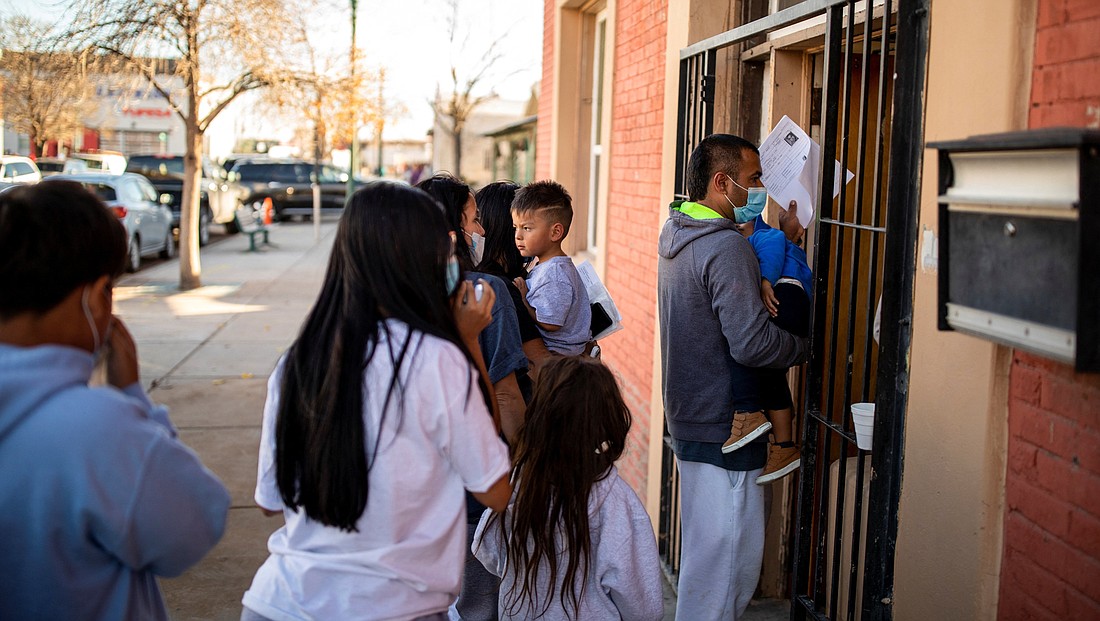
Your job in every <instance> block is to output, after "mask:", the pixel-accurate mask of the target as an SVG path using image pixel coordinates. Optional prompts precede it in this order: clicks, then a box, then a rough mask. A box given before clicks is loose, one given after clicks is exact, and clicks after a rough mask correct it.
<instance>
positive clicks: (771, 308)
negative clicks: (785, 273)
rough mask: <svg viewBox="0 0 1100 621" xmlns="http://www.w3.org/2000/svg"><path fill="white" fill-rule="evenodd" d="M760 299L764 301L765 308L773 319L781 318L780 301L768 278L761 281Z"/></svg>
mask: <svg viewBox="0 0 1100 621" xmlns="http://www.w3.org/2000/svg"><path fill="white" fill-rule="evenodd" d="M760 299H761V300H763V301H764V308H766V309H768V314H769V315H771V316H772V317H777V316H779V299H778V298H776V297H775V290H774V289H772V284H771V283H770V282H768V279H767V278H763V279H761V280H760Z"/></svg>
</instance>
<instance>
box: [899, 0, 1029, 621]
mask: <svg viewBox="0 0 1100 621" xmlns="http://www.w3.org/2000/svg"><path fill="white" fill-rule="evenodd" d="M1032 6H1033V0H934V1H933V2H932V11H931V32H930V50H929V59H928V71H927V75H928V82H927V90H926V102H925V110H926V120H925V139H926V142H932V141H935V140H945V139H953V138H964V137H967V136H971V135H974V134H983V133H992V132H1000V131H1009V130H1016V129H1023V128H1024V127H1025V126H1026V101H1027V92H1028V89H1027V85H1028V84H1029V83H1030V65H1031V63H1030V50H1031V48H1032V35H1033V31H1034V10H1033V8H1032ZM979 16H980V17H979ZM978 21H980V24H981V27H980V28H976V27H975V24H976V23H977V22H978ZM922 174H923V180H922V186H921V213H920V228H921V231H922V232H923V231H925V230H930V231H932V232H933V233H934V234H937V235H938V223H937V203H936V179H937V167H936V152H935V151H934V150H926V151H925V154H924V163H923V173H922ZM921 250H922V248H918V256H917V257H914V259H915V260H916V261H917V262H918V263H917V265H918V272H917V276H916V283H915V297H914V309H913V311H914V317H913V338H912V343H913V345H912V351H911V358H910V362H911V367H910V369H911V376H910V377H911V379H910V386H909V395H910V397H909V407H908V412H907V414H906V427H905V458H904V459H905V461H904V473H903V480H902V489H901V504H900V507H899V517H898V522H899V523H898V541H897V553H896V557H895V598H894V599H895V617H894V618H895V619H899V620H905V619H942V618H951V619H990V618H993V615H994V614H995V610H996V597H997V582H998V580H997V573H998V571H999V567H1000V549H1001V534H1000V531H1001V512H1002V507H1003V489H1004V468H1005V441H1006V435H1007V431H1006V419H1007V417H1006V414H1005V400H1006V396H1005V395H1006V392H1007V375H1006V374H1007V370H1008V352H1007V350H1006V349H1005V348H1002V347H998V346H994V345H992V344H990V343H988V342H985V341H982V340H979V339H975V338H972V337H968V336H963V335H960V334H957V333H954V332H940V331H938V329H937V322H936V310H937V307H936V303H937V299H936V295H937V288H936V287H937V284H936V283H937V281H936V278H937V272H936V270H935V269H934V267H932V266H926V265H925V262H924V261H923V257H922V256H921ZM887 277H889V276H887ZM883 329H884V330H885V329H887V327H886V326H883ZM945 615H948V616H945Z"/></svg>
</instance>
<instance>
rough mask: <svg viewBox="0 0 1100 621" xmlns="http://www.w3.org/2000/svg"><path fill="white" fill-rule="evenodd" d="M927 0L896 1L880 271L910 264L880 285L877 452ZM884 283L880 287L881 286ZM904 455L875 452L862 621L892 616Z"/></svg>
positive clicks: (894, 362)
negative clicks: (885, 226) (885, 224)
mask: <svg viewBox="0 0 1100 621" xmlns="http://www.w3.org/2000/svg"><path fill="white" fill-rule="evenodd" d="M930 4H931V0H899V2H898V12H897V23H898V27H897V33H898V34H897V47H896V49H897V54H896V61H895V67H894V73H895V74H896V76H897V77H896V78H895V79H894V105H893V122H892V137H891V144H890V173H889V174H890V176H889V188H888V194H887V197H886V212H887V217H888V218H890V222H889V228H888V230H887V232H886V248H885V265H886V266H907V269H902V270H899V271H898V272H897V273H896V274H891V277H892V278H896V279H897V282H893V283H892V284H893V285H894V286H892V287H890V286H884V287H883V295H882V322H881V325H882V330H881V336H880V340H879V360H878V377H877V382H876V383H877V385H878V386H882V387H884V390H881V391H879V393H878V395H877V399H876V402H877V408H876V417H878V416H882V417H883V418H882V420H881V421H880V422H879V424H876V425H875V428H874V442H875V444H877V445H879V446H898V447H900V446H902V445H903V443H904V433H905V409H906V406H907V404H908V398H909V347H910V339H911V337H912V325H913V284H914V278H915V271H916V270H915V269H914V268H915V265H914V261H915V259H914V257H915V256H916V248H917V216H918V213H919V210H920V202H919V201H920V178H921V165H922V161H921V156H922V155H923V148H924V82H925V71H926V67H927V57H928V26H929V23H928V22H929V8H930ZM884 285H885V283H884ZM902 457H903V456H902V454H901V452H900V451H898V452H896V453H895V452H892V451H891V452H884V453H882V454H878V453H876V454H874V455H873V459H872V467H873V468H874V471H875V474H876V476H875V477H872V479H871V494H870V507H869V511H868V519H867V522H868V526H869V529H868V531H869V533H871V534H873V538H871V537H869V538H868V541H867V555H866V565H865V567H866V571H865V574H864V586H863V613H864V616H863V619H864V621H885V620H888V619H891V618H892V611H893V598H894V549H895V546H896V545H897V529H898V502H899V499H900V496H901V471H902Z"/></svg>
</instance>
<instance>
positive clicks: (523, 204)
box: [512, 181, 592, 356]
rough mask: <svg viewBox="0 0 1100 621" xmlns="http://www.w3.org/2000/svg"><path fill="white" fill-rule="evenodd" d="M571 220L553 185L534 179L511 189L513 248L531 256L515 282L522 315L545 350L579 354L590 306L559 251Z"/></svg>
mask: <svg viewBox="0 0 1100 621" xmlns="http://www.w3.org/2000/svg"><path fill="white" fill-rule="evenodd" d="M572 221H573V205H572V200H571V199H570V198H569V193H568V192H566V191H565V188H563V187H562V186H561V185H560V184H558V183H555V182H554V181H537V182H535V183H531V184H528V185H527V186H526V187H523V188H520V189H519V190H518V191H516V197H515V199H514V200H513V201H512V223H513V224H514V225H515V227H516V248H518V249H519V253H520V254H521V255H523V256H525V257H536V258H537V259H538V264H537V265H536V266H535V267H534V268H532V269H531V273H530V274H529V275H528V280H526V281H525V280H524V279H523V278H516V279H515V285H516V287H517V288H518V289H519V290H520V293H522V294H523V297H524V305H525V306H526V307H527V312H528V313H530V314H531V317H533V318H534V319H535V322H536V323H538V326H539V330H540V331H541V332H542V338H543V340H544V341H545V342H546V347H547V349H549V350H550V351H552V352H554V353H558V354H564V355H567V356H576V355H580V354H582V353H584V348H585V345H586V344H587V343H588V341H590V340H592V304H591V302H590V301H589V299H588V292H586V291H585V288H584V283H583V282H581V275H580V273H579V272H578V271H577V268H576V266H574V265H573V261H572V259H570V258H569V257H568V256H566V255H565V252H563V251H562V249H561V242H562V240H563V239H565V236H566V235H567V234H568V233H569V225H570V223H572Z"/></svg>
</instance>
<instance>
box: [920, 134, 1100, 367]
mask: <svg viewBox="0 0 1100 621" xmlns="http://www.w3.org/2000/svg"><path fill="white" fill-rule="evenodd" d="M928 146H929V147H931V148H934V149H938V150H939V235H940V241H939V328H940V329H941V330H957V331H959V332H965V333H967V334H971V335H974V336H977V337H980V338H985V339H989V340H992V341H996V342H999V343H1004V344H1006V345H1010V346H1012V347H1019V348H1021V349H1026V350H1029V351H1033V352H1036V353H1038V354H1041V355H1044V356H1047V357H1050V358H1054V359H1057V360H1062V361H1064V362H1068V363H1071V364H1073V365H1074V367H1075V368H1076V369H1077V370H1078V371H1092V372H1097V371H1100V131H1096V130H1088V129H1075V128H1053V129H1042V130H1031V131H1026V132H1012V133H1005V134H989V135H984V136H974V137H971V138H967V139H965V140H953V141H943V142H935V143H929V144H928Z"/></svg>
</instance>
